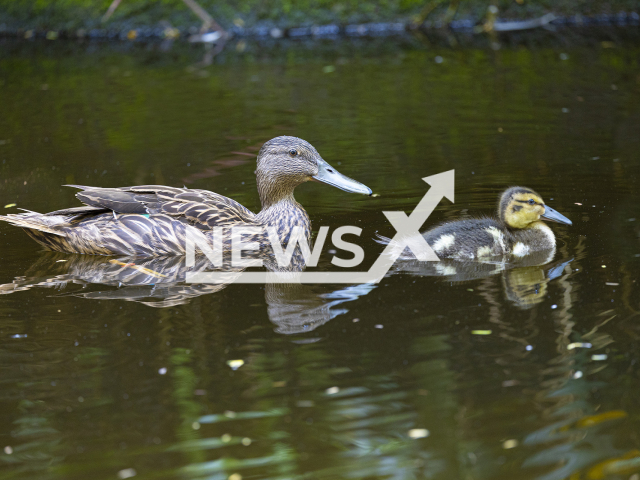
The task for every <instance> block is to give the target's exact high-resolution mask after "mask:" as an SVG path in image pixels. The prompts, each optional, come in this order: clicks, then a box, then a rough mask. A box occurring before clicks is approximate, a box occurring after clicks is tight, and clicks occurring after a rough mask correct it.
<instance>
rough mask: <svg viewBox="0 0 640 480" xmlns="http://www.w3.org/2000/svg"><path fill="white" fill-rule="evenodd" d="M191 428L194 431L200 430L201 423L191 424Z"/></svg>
mask: <svg viewBox="0 0 640 480" xmlns="http://www.w3.org/2000/svg"><path fill="white" fill-rule="evenodd" d="M191 428H193V429H194V430H200V423H198V422H193V423H192V424H191Z"/></svg>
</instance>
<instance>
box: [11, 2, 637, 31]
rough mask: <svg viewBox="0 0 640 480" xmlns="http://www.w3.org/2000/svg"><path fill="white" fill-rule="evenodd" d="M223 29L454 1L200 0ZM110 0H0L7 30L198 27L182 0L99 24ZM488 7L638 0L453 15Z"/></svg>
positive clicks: (578, 10)
mask: <svg viewBox="0 0 640 480" xmlns="http://www.w3.org/2000/svg"><path fill="white" fill-rule="evenodd" d="M199 3H200V5H202V7H203V8H204V9H205V10H207V11H208V12H209V13H210V14H211V15H213V17H214V18H215V19H216V20H217V21H218V22H219V23H220V24H221V25H223V26H224V27H225V28H228V27H231V26H233V25H234V24H235V25H238V26H254V25H259V24H269V25H278V26H281V27H291V26H301V25H321V24H328V23H341V24H344V23H358V22H377V21H399V20H400V21H411V20H413V19H415V18H417V16H419V15H420V14H421V13H422V12H425V11H427V12H429V14H430V18H434V19H442V18H449V16H450V15H451V14H452V13H453V10H452V9H451V8H450V7H451V6H452V4H453V5H455V3H453V2H452V3H450V1H449V0H426V1H425V0H374V1H367V2H361V1H358V0H338V1H336V0H302V1H298V2H293V1H291V0H246V1H242V2H240V1H237V0H200V2H199ZM110 4H111V0H0V27H2V26H4V28H5V29H6V28H9V29H37V30H49V29H50V30H74V29H79V28H84V29H90V28H99V27H109V28H114V29H125V28H131V27H140V26H155V25H158V24H159V23H160V22H169V23H170V24H171V25H173V26H174V27H178V28H188V27H191V26H199V23H200V21H199V19H198V18H197V17H196V16H195V15H194V14H193V13H192V12H191V11H190V10H189V9H188V8H187V6H186V5H185V4H184V3H183V2H182V0H122V2H121V4H120V5H119V6H118V8H117V10H116V11H115V13H114V14H113V17H112V18H111V19H110V20H109V21H108V22H107V23H105V24H103V23H102V22H101V19H102V16H103V15H104V14H105V12H106V11H107V9H108V8H109V5H110ZM490 5H495V6H497V7H498V9H499V12H500V13H499V15H500V16H501V17H506V18H531V17H534V16H538V15H541V14H544V13H547V12H554V13H558V14H561V15H574V14H582V15H595V14H599V13H617V12H619V11H626V12H631V11H634V10H636V9H637V8H638V2H637V1H636V0H595V1H588V2H587V1H585V0H538V1H532V0H467V1H461V2H459V4H458V8H457V11H456V12H455V15H456V16H455V18H471V19H475V20H479V19H481V18H482V17H483V16H484V15H485V13H486V10H487V7H488V6H490Z"/></svg>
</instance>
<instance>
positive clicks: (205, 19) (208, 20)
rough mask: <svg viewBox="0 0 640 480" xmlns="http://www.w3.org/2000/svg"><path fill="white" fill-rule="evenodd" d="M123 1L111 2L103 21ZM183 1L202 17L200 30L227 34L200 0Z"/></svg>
mask: <svg viewBox="0 0 640 480" xmlns="http://www.w3.org/2000/svg"><path fill="white" fill-rule="evenodd" d="M121 1H122V0H113V2H111V5H109V9H108V10H107V13H105V14H104V16H103V17H102V22H103V23H104V22H106V21H107V20H109V18H111V15H113V12H115V11H116V8H118V5H120V2H121ZM182 1H183V2H184V3H185V5H186V6H187V7H189V10H191V11H192V12H193V13H195V14H196V15H197V16H198V17H199V18H200V20H202V28H201V29H200V32H202V33H204V32H207V31H209V30H215V31H218V32H221V33H222V34H223V35H224V36H226V34H227V32H226V31H225V29H224V28H222V27H221V26H220V24H219V23H218V22H216V21H215V20H214V19H213V17H212V16H211V15H209V14H208V13H207V11H206V10H205V9H204V8H202V7H201V6H200V4H199V3H198V2H196V0H182Z"/></svg>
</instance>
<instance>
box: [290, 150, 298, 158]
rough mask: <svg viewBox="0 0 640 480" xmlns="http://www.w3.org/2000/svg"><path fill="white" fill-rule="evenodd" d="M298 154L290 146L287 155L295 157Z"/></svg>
mask: <svg viewBox="0 0 640 480" xmlns="http://www.w3.org/2000/svg"><path fill="white" fill-rule="evenodd" d="M297 154H298V151H297V150H296V149H295V148H292V149H291V150H289V155H291V156H292V157H295V156H296V155H297Z"/></svg>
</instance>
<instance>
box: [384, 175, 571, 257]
mask: <svg viewBox="0 0 640 480" xmlns="http://www.w3.org/2000/svg"><path fill="white" fill-rule="evenodd" d="M542 219H544V220H549V221H552V222H558V223H562V224H565V225H571V220H569V219H568V218H567V217H565V216H564V215H562V214H560V213H558V212H556V211H555V210H554V209H552V208H551V207H549V206H547V205H545V203H544V200H542V197H540V195H538V194H537V193H536V192H534V191H533V190H531V189H530V188H526V187H511V188H508V189H507V190H506V191H505V192H504V193H503V194H502V195H501V197H500V202H499V204H498V217H497V218H491V217H489V218H472V219H464V220H456V221H453V222H447V223H443V224H442V225H439V226H437V227H435V228H432V229H431V230H427V231H426V232H424V233H423V234H422V236H423V237H424V238H425V240H426V241H427V243H428V244H429V246H431V248H433V250H434V251H435V253H436V254H437V255H438V257H439V258H440V259H443V258H451V259H455V260H483V259H489V258H491V257H505V256H513V257H515V258H522V257H525V256H526V255H529V254H531V253H534V252H540V251H548V250H555V246H556V237H555V235H554V233H553V231H552V230H551V228H549V226H548V225H547V224H545V223H544V222H543V221H542ZM389 241H390V239H388V238H386V237H380V241H379V242H380V243H382V244H388V243H389ZM405 253H406V252H405ZM403 257H404V258H411V257H410V256H409V257H407V256H404V255H403Z"/></svg>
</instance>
